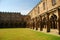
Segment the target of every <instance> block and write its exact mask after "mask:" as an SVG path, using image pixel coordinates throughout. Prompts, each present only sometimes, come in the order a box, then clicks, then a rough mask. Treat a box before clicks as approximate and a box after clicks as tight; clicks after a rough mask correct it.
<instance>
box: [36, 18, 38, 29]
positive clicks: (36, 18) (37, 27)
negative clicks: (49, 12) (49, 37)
mask: <svg viewBox="0 0 60 40" xmlns="http://www.w3.org/2000/svg"><path fill="white" fill-rule="evenodd" d="M37 25H38V24H37V17H36V30H38V26H37Z"/></svg>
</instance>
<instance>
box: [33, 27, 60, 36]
mask: <svg viewBox="0 0 60 40" xmlns="http://www.w3.org/2000/svg"><path fill="white" fill-rule="evenodd" d="M34 31H36V29H34ZM37 31H39V32H43V33H46V34H52V35H56V36H60V35H59V34H58V29H51V31H50V32H49V33H47V30H46V28H43V31H40V28H38V30H37Z"/></svg>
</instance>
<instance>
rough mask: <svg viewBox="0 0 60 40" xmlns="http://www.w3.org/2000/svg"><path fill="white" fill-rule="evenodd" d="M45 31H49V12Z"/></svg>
mask: <svg viewBox="0 0 60 40" xmlns="http://www.w3.org/2000/svg"><path fill="white" fill-rule="evenodd" d="M47 32H50V21H49V13H47Z"/></svg>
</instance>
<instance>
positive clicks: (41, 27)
mask: <svg viewBox="0 0 60 40" xmlns="http://www.w3.org/2000/svg"><path fill="white" fill-rule="evenodd" d="M42 24H43V23H42V16H40V31H43V25H42Z"/></svg>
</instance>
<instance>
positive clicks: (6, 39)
mask: <svg viewBox="0 0 60 40" xmlns="http://www.w3.org/2000/svg"><path fill="white" fill-rule="evenodd" d="M0 40H60V37H58V36H54V35H50V34H44V33H41V32H37V31H33V30H30V29H28V28H25V29H24V28H6V29H0Z"/></svg>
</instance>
